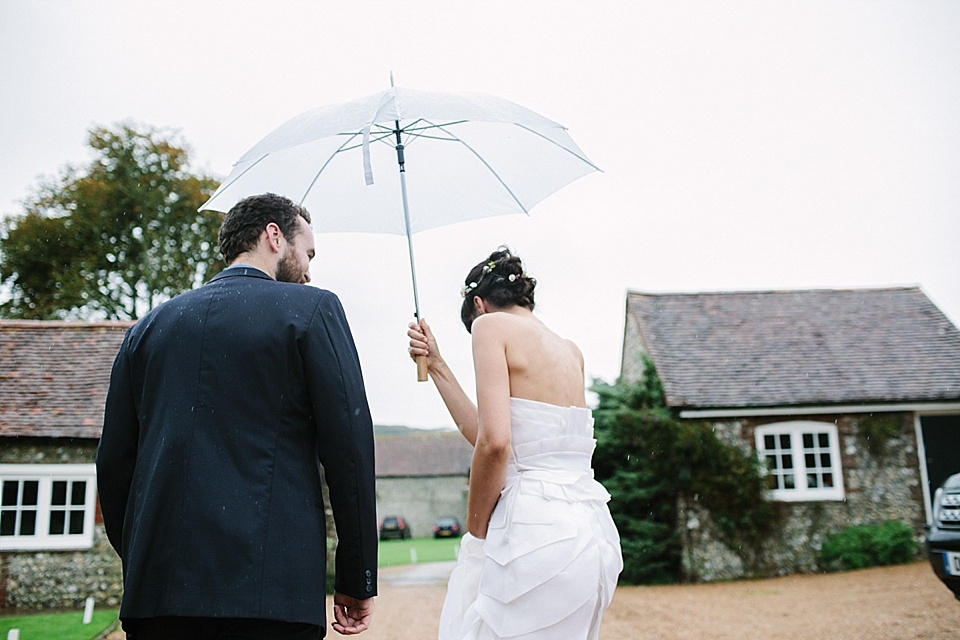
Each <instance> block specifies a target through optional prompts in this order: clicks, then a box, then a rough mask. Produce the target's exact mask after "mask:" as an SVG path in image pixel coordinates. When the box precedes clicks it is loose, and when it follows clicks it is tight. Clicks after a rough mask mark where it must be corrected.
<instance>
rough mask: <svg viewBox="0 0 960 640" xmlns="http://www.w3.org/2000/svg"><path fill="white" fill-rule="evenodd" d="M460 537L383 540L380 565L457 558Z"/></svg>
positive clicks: (442, 560) (386, 565) (389, 565)
mask: <svg viewBox="0 0 960 640" xmlns="http://www.w3.org/2000/svg"><path fill="white" fill-rule="evenodd" d="M459 550H460V538H410V539H409V540H381V541H380V553H379V563H378V564H379V566H381V567H393V566H397V565H402V564H414V558H416V562H445V561H448V560H456V559H457V552H458V551H459Z"/></svg>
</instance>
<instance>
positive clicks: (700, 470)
mask: <svg viewBox="0 0 960 640" xmlns="http://www.w3.org/2000/svg"><path fill="white" fill-rule="evenodd" d="M593 391H594V392H596V393H597V395H598V397H599V403H598V405H597V409H596V411H595V412H594V418H595V427H594V431H595V436H596V439H597V448H596V451H595V453H594V457H593V464H594V470H595V474H596V477H597V479H598V480H599V481H600V482H602V483H603V484H604V486H605V487H606V488H607V490H608V491H609V492H610V495H611V501H610V511H611V513H612V514H613V518H614V521H615V522H616V524H617V528H618V530H619V531H620V536H621V545H622V548H623V559H624V570H623V574H622V575H621V580H622V581H623V582H625V583H633V584H655V583H665V582H676V581H678V580H679V579H680V578H681V564H680V559H681V556H680V554H681V548H682V537H681V534H682V532H681V531H680V530H679V529H678V522H677V520H678V505H679V504H680V503H681V502H687V503H697V504H698V505H700V506H701V507H703V508H704V509H706V510H707V511H708V512H709V513H710V516H711V519H712V522H713V524H714V525H715V527H716V530H717V534H718V535H719V538H720V540H721V541H722V542H724V543H726V544H727V546H728V547H730V548H731V549H732V550H734V552H736V553H739V554H740V555H741V557H743V558H744V559H745V560H746V561H747V562H748V563H751V564H752V563H753V562H755V561H756V558H755V557H753V556H754V551H755V550H756V549H758V548H759V546H760V543H761V541H762V540H763V538H764V537H765V536H766V535H767V534H768V533H769V532H770V530H771V527H772V526H774V522H775V517H776V514H775V512H774V508H773V505H772V504H771V503H769V502H768V501H767V500H766V499H765V497H764V477H763V474H762V473H761V469H760V467H759V465H758V464H757V462H756V459H755V457H754V456H750V455H746V454H744V453H742V452H741V451H740V450H739V449H738V448H736V447H735V446H732V445H730V444H727V443H724V442H723V441H721V440H720V439H719V438H718V437H717V436H716V434H715V433H714V432H713V430H712V429H711V428H710V426H709V425H708V424H705V423H702V422H696V421H688V420H678V419H676V418H675V417H674V416H673V414H672V413H671V411H670V409H669V408H668V407H667V406H666V403H665V402H664V398H663V387H662V385H661V382H660V379H659V378H658V377H657V373H656V370H655V369H654V367H653V363H652V361H651V360H650V359H649V358H645V360H644V372H643V375H642V376H641V379H640V380H639V381H638V382H636V383H634V384H632V385H626V384H623V383H622V382H619V381H618V382H617V383H615V384H612V385H610V384H605V383H602V382H600V381H594V385H593Z"/></svg>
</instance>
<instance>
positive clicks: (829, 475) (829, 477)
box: [823, 473, 833, 488]
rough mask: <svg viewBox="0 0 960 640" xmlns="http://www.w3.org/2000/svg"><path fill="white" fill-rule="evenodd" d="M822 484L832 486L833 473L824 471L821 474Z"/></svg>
mask: <svg viewBox="0 0 960 640" xmlns="http://www.w3.org/2000/svg"><path fill="white" fill-rule="evenodd" d="M823 486H825V487H830V488H833V474H832V473H825V474H823Z"/></svg>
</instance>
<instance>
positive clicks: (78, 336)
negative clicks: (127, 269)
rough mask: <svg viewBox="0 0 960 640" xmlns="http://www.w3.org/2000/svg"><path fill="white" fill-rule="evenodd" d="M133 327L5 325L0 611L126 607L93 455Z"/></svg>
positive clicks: (0, 379)
mask: <svg viewBox="0 0 960 640" xmlns="http://www.w3.org/2000/svg"><path fill="white" fill-rule="evenodd" d="M128 326H130V323H126V322H102V323H75V322H45V321H11V320H3V321H0V607H17V608H60V607H78V606H82V605H83V602H84V600H85V599H86V598H87V597H88V596H93V597H94V598H95V599H96V601H97V603H98V604H101V605H104V604H105V605H111V606H116V605H119V602H120V600H119V595H120V592H121V585H122V580H121V575H120V562H119V559H118V558H117V555H116V553H114V551H113V548H112V547H110V544H109V542H107V537H106V534H105V533H104V529H103V521H102V519H101V517H100V511H99V508H98V504H97V497H96V496H97V494H96V471H95V469H94V461H95V459H96V452H97V441H98V439H99V437H100V429H101V426H102V422H103V405H104V401H105V398H106V393H107V386H108V384H109V381H110V369H111V367H112V365H113V359H114V357H115V356H116V354H117V350H118V349H119V348H120V343H121V342H122V340H123V334H124V332H125V331H126V329H127V327H128Z"/></svg>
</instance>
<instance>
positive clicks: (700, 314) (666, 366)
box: [624, 287, 960, 408]
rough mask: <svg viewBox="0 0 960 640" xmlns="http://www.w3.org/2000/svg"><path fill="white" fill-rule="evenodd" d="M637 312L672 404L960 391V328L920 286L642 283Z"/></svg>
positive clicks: (942, 396)
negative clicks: (724, 288) (745, 288)
mask: <svg viewBox="0 0 960 640" xmlns="http://www.w3.org/2000/svg"><path fill="white" fill-rule="evenodd" d="M627 321H628V330H629V325H630V323H635V326H636V327H637V328H638V329H639V333H640V340H641V343H642V348H643V350H645V351H646V352H647V353H649V354H650V357H651V358H652V359H653V362H654V365H655V366H656V369H657V373H658V374H659V376H660V378H661V380H662V382H663V386H664V391H665V394H666V399H667V404H668V405H669V406H672V407H678V408H720V407H729V408H735V407H765V406H795V405H822V404H840V403H878V402H887V403H889V402H894V403H896V402H936V401H941V402H942V401H953V402H956V401H958V400H960V332H958V330H957V327H955V326H954V325H953V324H952V323H951V322H950V321H949V320H948V319H947V318H946V316H944V315H943V313H942V312H941V311H940V310H939V309H938V308H937V307H936V306H935V305H934V304H933V303H932V302H931V301H930V300H929V298H927V296H926V295H924V293H923V292H922V291H921V290H920V289H919V288H917V287H899V288H883V289H859V290H808V291H761V292H737V293H690V294H654V293H640V292H630V293H628V295H627ZM626 344H627V343H626V342H625V345H626ZM632 355H633V356H634V357H635V354H629V353H627V349H626V347H625V353H624V361H625V362H626V361H627V358H628V357H630V356H632Z"/></svg>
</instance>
